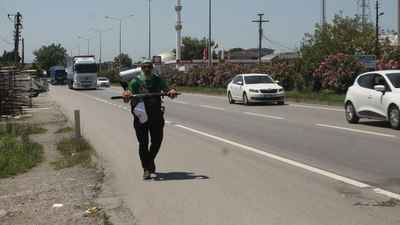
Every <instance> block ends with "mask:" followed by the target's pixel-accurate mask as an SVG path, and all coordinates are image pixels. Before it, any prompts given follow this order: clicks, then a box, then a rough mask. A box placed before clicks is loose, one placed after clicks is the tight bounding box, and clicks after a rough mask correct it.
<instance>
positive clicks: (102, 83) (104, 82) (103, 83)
mask: <svg viewBox="0 0 400 225" xmlns="http://www.w3.org/2000/svg"><path fill="white" fill-rule="evenodd" d="M97 87H110V81H109V80H108V79H107V77H98V78H97Z"/></svg>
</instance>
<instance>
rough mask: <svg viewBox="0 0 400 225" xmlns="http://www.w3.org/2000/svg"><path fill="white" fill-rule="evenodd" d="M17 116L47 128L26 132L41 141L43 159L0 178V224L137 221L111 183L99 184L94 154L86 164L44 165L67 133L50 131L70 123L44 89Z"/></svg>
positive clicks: (99, 170) (83, 224)
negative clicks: (30, 106) (58, 168)
mask: <svg viewBox="0 0 400 225" xmlns="http://www.w3.org/2000/svg"><path fill="white" fill-rule="evenodd" d="M21 116H23V117H27V118H26V119H25V121H26V122H27V123H31V124H37V125H39V126H41V127H43V128H46V129H47V132H46V133H45V134H40V135H32V136H31V138H32V139H33V140H35V141H36V142H38V143H41V144H42V145H43V146H44V157H45V158H44V160H43V162H42V163H41V164H39V165H38V166H37V167H35V168H33V169H31V170H30V171H28V172H27V173H24V174H21V175H18V176H15V177H11V178H5V179H0V224H2V225H15V224H24V225H31V224H32V225H37V224H52V225H54V224H60V225H64V224H65V225H66V224H68V225H78V224H79V225H89V224H137V223H136V222H134V221H135V220H134V218H133V215H132V214H131V213H130V211H129V210H128V209H127V208H126V207H124V205H123V203H122V202H121V201H120V200H119V199H118V198H117V195H115V194H114V192H113V190H112V189H111V187H103V185H102V184H103V180H104V171H103V169H102V168H101V165H99V164H98V162H97V160H96V157H95V156H93V157H92V164H93V165H92V167H90V168H84V167H81V166H75V167H73V168H67V169H61V170H55V169H54V167H53V166H52V165H51V164H50V162H52V161H54V160H55V159H57V157H60V154H59V152H58V151H57V149H56V143H57V142H59V141H60V140H62V139H63V138H65V137H66V135H68V134H55V132H56V131H57V130H58V129H59V128H62V127H65V126H67V125H70V122H69V121H68V120H67V119H66V117H65V116H64V115H63V114H62V112H61V111H60V109H59V107H58V106H57V104H56V102H54V100H53V99H52V98H51V97H50V96H49V95H48V94H47V93H41V94H40V95H39V96H38V97H36V98H34V99H33V107H32V108H29V109H27V110H26V111H25V113H24V114H23V115H21ZM70 126H72V125H70Z"/></svg>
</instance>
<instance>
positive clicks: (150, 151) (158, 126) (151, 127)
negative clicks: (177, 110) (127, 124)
mask: <svg viewBox="0 0 400 225" xmlns="http://www.w3.org/2000/svg"><path fill="white" fill-rule="evenodd" d="M164 124H165V121H164V119H162V120H159V121H156V122H146V123H140V121H139V118H138V117H135V118H134V121H133V127H134V128H135V132H136V138H137V140H138V142H139V156H140V161H141V163H142V167H143V169H144V170H149V169H150V168H151V167H152V166H154V159H155V158H156V156H157V153H158V151H159V150H160V147H161V143H162V140H163V136H164ZM149 135H150V142H151V143H150V147H149Z"/></svg>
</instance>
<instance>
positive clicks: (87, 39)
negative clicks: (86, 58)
mask: <svg viewBox="0 0 400 225" xmlns="http://www.w3.org/2000/svg"><path fill="white" fill-rule="evenodd" d="M78 38H80V39H84V40H86V41H87V54H88V55H89V42H90V40H92V39H95V38H96V37H92V38H85V37H81V36H79V37H78Z"/></svg>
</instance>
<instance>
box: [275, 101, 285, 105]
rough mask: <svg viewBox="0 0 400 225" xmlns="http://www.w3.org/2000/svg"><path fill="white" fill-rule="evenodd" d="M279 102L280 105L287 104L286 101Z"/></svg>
mask: <svg viewBox="0 0 400 225" xmlns="http://www.w3.org/2000/svg"><path fill="white" fill-rule="evenodd" d="M277 103H278V105H283V104H285V101H279V102H277Z"/></svg>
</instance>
